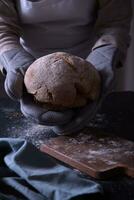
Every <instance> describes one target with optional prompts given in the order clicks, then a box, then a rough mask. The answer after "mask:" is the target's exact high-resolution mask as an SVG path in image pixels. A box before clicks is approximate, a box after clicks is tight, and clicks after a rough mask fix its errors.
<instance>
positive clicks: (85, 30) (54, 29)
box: [16, 0, 96, 58]
mask: <svg viewBox="0 0 134 200" xmlns="http://www.w3.org/2000/svg"><path fill="white" fill-rule="evenodd" d="M16 4H17V9H18V13H19V17H20V21H21V26H22V28H23V35H22V37H21V44H22V45H23V47H24V48H25V49H26V50H27V51H29V52H30V53H31V54H32V55H34V56H35V57H36V58H37V57H40V56H43V55H46V54H49V53H53V52H56V51H64V52H69V53H72V54H74V55H77V56H81V57H83V58H86V57H87V56H88V54H89V53H90V51H91V47H92V45H93V44H92V43H93V40H92V36H93V26H94V23H95V19H96V18H95V16H96V12H95V7H96V0H33V1H30V0H16Z"/></svg>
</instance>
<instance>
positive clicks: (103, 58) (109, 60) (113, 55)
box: [86, 45, 119, 91]
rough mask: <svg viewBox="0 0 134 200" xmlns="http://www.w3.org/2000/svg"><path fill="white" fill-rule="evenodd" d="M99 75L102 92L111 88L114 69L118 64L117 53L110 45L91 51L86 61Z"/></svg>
mask: <svg viewBox="0 0 134 200" xmlns="http://www.w3.org/2000/svg"><path fill="white" fill-rule="evenodd" d="M86 60H87V61H89V62H90V63H91V64H92V65H93V66H94V67H95V68H96V69H97V71H98V72H99V73H100V75H101V78H102V90H103V91H106V90H108V89H109V87H110V88H111V84H112V81H113V78H114V69H115V68H116V66H117V65H118V63H119V51H118V49H117V48H116V47H114V46H112V45H106V46H103V47H100V48H96V49H95V50H93V51H92V52H91V53H90V55H89V56H88V57H87V59H86Z"/></svg>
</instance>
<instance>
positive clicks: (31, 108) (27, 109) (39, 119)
mask: <svg viewBox="0 0 134 200" xmlns="http://www.w3.org/2000/svg"><path fill="white" fill-rule="evenodd" d="M20 105H21V111H22V113H23V114H24V116H25V117H27V118H29V119H31V120H32V121H34V122H36V123H38V124H42V125H46V126H55V125H62V124H65V123H68V122H69V121H70V120H71V118H72V116H73V114H74V113H73V111H72V110H64V111H60V112H57V111H51V110H49V109H47V108H43V107H42V106H40V105H39V104H37V103H36V102H35V101H34V99H33V97H32V96H31V95H29V94H26V95H24V96H23V98H22V99H21V100H20ZM49 128H51V127H49Z"/></svg>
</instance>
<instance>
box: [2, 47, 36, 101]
mask: <svg viewBox="0 0 134 200" xmlns="http://www.w3.org/2000/svg"><path fill="white" fill-rule="evenodd" d="M34 60H35V59H34V57H32V56H31V55H30V54H29V53H28V52H26V51H25V50H24V49H23V48H17V49H12V50H9V51H6V52H4V53H3V54H2V55H1V56H0V63H1V65H2V66H3V67H4V71H5V74H6V79H5V91H6V93H7V95H8V96H9V97H10V98H12V99H14V100H19V99H20V98H21V97H22V96H23V84H24V74H25V72H26V70H27V68H28V67H29V66H30V65H31V64H32V63H33V62H34Z"/></svg>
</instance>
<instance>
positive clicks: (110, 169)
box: [41, 130, 134, 179]
mask: <svg viewBox="0 0 134 200" xmlns="http://www.w3.org/2000/svg"><path fill="white" fill-rule="evenodd" d="M41 151H43V152H45V153H47V154H49V155H50V156H52V157H54V158H56V159H58V160H60V161H62V162H64V163H66V164H68V165H69V166H71V167H73V168H75V169H78V170H79V171H81V172H84V173H85V174H87V175H89V176H91V177H94V178H97V179H106V178H109V177H111V176H115V175H117V174H123V175H128V176H131V177H134V142H131V141H128V140H125V139H122V138H119V137H116V136H113V135H109V134H104V133H102V132H101V133H100V132H96V131H94V130H86V131H83V132H81V133H79V134H75V135H73V136H59V137H56V138H52V139H50V140H48V141H47V143H45V144H42V145H41Z"/></svg>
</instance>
